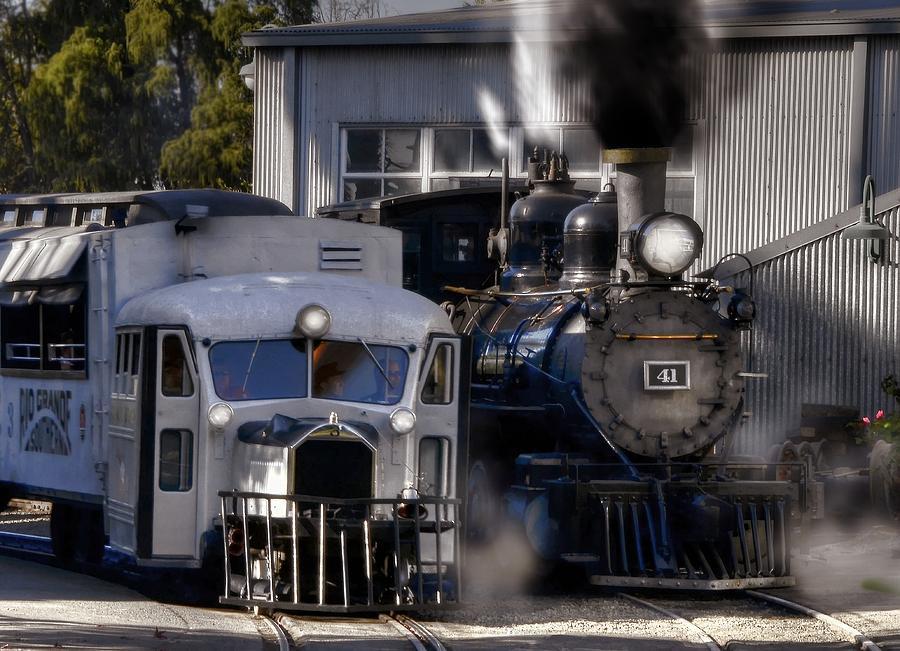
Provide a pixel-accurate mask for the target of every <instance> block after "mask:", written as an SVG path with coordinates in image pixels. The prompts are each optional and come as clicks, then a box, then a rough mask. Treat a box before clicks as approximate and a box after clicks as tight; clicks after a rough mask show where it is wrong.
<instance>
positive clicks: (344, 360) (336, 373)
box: [312, 341, 409, 405]
mask: <svg viewBox="0 0 900 651" xmlns="http://www.w3.org/2000/svg"><path fill="white" fill-rule="evenodd" d="M408 365H409V357H408V356H407V354H406V351H404V350H403V349H402V348H397V347H395V346H380V345H377V344H369V343H365V344H364V343H362V342H359V343H356V342H349V341H318V342H316V345H315V348H314V349H313V391H312V395H313V397H314V398H329V399H332V400H349V401H353V402H367V403H371V404H377V405H393V404H396V403H397V402H399V401H400V398H402V397H403V389H404V386H405V384H406V371H407V367H408Z"/></svg>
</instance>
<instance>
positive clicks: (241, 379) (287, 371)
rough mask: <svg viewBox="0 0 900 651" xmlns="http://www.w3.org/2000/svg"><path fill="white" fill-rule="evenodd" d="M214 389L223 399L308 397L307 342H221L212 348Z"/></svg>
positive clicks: (290, 340)
mask: <svg viewBox="0 0 900 651" xmlns="http://www.w3.org/2000/svg"><path fill="white" fill-rule="evenodd" d="M209 365H210V367H211V370H212V375H213V386H214V387H215V390H216V395H218V396H219V397H220V398H222V399H223V400H271V399H275V398H303V397H305V396H306V393H307V391H306V374H307V364H306V340H305V339H267V340H262V339H255V340H248V341H221V342H219V343H217V344H216V345H214V346H213V347H212V348H210V349H209Z"/></svg>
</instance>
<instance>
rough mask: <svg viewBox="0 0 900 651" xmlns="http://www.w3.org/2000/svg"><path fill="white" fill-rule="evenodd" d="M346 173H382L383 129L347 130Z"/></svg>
mask: <svg viewBox="0 0 900 651" xmlns="http://www.w3.org/2000/svg"><path fill="white" fill-rule="evenodd" d="M345 171H347V172H380V171H381V129H347V169H346V170H345Z"/></svg>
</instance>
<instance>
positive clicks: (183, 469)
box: [159, 429, 194, 492]
mask: <svg viewBox="0 0 900 651" xmlns="http://www.w3.org/2000/svg"><path fill="white" fill-rule="evenodd" d="M193 475H194V436H193V434H191V433H190V432H189V431H187V430H183V429H164V430H163V431H161V432H160V433H159V490H161V491H170V492H173V491H176V492H185V491H189V490H191V487H192V486H193V483H194V482H193Z"/></svg>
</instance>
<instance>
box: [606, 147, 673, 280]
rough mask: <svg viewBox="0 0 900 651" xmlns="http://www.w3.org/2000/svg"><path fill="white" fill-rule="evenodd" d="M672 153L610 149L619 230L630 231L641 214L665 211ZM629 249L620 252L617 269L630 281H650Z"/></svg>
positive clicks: (657, 149)
mask: <svg viewBox="0 0 900 651" xmlns="http://www.w3.org/2000/svg"><path fill="white" fill-rule="evenodd" d="M671 156H672V150H671V149H669V148H668V147H642V148H631V149H607V150H606V151H604V152H603V162H604V163H613V164H615V165H616V175H617V177H618V178H617V183H616V191H617V194H618V212H619V233H620V235H621V234H622V233H624V232H626V231H627V230H628V229H629V228H631V226H632V225H634V224H635V223H637V222H638V220H640V219H641V217H643V216H645V215H649V214H651V213H655V212H662V211H663V209H664V206H665V199H666V163H667V162H668V161H669V159H670V158H671ZM628 253H629V252H627V251H622V249H621V247H620V248H619V251H618V257H617V260H616V268H617V269H618V271H619V275H621V274H622V272H625V273H626V274H628V279H629V280H646V279H647V272H646V271H644V270H643V269H639V268H635V267H633V266H632V264H631V262H630V261H629V255H628Z"/></svg>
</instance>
